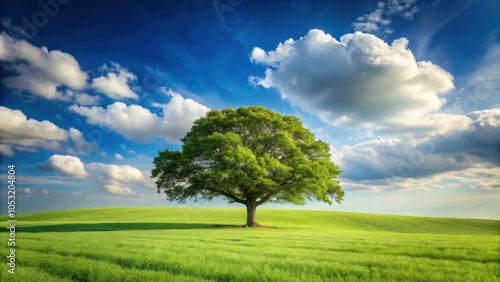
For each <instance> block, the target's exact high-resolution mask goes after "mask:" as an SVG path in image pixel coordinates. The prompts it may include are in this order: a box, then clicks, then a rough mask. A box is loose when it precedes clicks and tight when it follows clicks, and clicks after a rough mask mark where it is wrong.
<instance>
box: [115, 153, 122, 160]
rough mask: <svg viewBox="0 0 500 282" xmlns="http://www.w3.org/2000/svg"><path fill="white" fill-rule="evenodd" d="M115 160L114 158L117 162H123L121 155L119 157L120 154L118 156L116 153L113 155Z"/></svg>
mask: <svg viewBox="0 0 500 282" xmlns="http://www.w3.org/2000/svg"><path fill="white" fill-rule="evenodd" d="M115 158H116V159H117V160H120V161H122V160H123V156H122V155H120V154H118V153H116V154H115Z"/></svg>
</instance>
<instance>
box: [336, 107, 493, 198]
mask: <svg viewBox="0 0 500 282" xmlns="http://www.w3.org/2000/svg"><path fill="white" fill-rule="evenodd" d="M462 118H464V119H467V120H468V122H467V123H466V124H467V126H466V127H462V128H460V127H456V128H454V129H451V128H448V129H447V130H445V131H443V132H442V133H439V134H436V135H434V136H430V137H428V138H426V139H413V138H412V137H410V136H402V137H401V138H397V137H391V136H379V137H377V138H374V139H372V140H368V141H365V142H361V143H359V144H356V145H354V146H348V145H345V146H342V147H341V148H338V149H337V150H333V151H332V152H333V153H332V160H333V161H334V162H335V163H336V164H337V165H339V167H340V168H341V169H342V170H343V173H342V175H341V176H342V177H343V182H345V183H346V184H347V185H348V186H347V187H349V189H357V190H377V191H379V190H388V189H389V190H398V189H405V190H411V189H424V188H432V187H433V186H434V187H438V186H436V184H437V183H439V182H443V181H444V182H446V181H447V182H450V181H453V180H456V182H460V183H466V184H467V185H468V186H469V187H471V188H479V189H486V190H491V189H495V188H498V186H499V183H498V180H497V177H496V176H495V173H496V171H497V170H498V167H499V164H500V148H499V147H498V146H499V144H500V109H492V110H483V111H474V112H471V113H469V114H467V115H466V116H462ZM445 119H446V115H444V116H443V123H444V124H446V120H445ZM465 175H467V179H468V180H467V181H465V179H462V178H460V177H462V176H465Z"/></svg>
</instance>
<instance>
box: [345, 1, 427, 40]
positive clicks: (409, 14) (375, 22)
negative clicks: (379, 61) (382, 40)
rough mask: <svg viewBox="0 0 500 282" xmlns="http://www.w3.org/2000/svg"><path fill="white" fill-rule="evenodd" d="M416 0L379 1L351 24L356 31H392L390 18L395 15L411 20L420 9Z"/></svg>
mask: <svg viewBox="0 0 500 282" xmlns="http://www.w3.org/2000/svg"><path fill="white" fill-rule="evenodd" d="M416 2H417V1H416V0H389V1H385V2H383V1H380V2H378V3H377V6H376V8H375V9H372V10H371V11H370V12H369V13H367V14H364V15H363V16H361V17H358V18H357V19H356V21H355V22H354V23H353V24H352V25H353V26H354V29H355V30H357V31H363V32H375V31H382V32H385V33H388V34H390V33H393V32H394V30H393V29H392V28H391V27H390V26H389V25H390V23H391V22H392V20H391V18H392V17H394V16H396V17H400V18H403V19H406V20H412V19H413V17H414V16H415V15H416V14H417V13H418V12H419V10H420V9H419V8H418V7H417V3H416Z"/></svg>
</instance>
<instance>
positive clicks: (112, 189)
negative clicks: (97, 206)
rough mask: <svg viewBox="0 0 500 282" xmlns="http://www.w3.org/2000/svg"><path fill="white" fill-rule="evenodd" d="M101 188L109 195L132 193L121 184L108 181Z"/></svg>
mask: <svg viewBox="0 0 500 282" xmlns="http://www.w3.org/2000/svg"><path fill="white" fill-rule="evenodd" d="M103 188H104V190H106V192H108V193H111V194H118V195H130V194H133V193H134V191H132V189H130V188H128V187H127V186H123V184H121V183H119V182H118V181H110V182H109V183H108V184H105V185H104V186H103Z"/></svg>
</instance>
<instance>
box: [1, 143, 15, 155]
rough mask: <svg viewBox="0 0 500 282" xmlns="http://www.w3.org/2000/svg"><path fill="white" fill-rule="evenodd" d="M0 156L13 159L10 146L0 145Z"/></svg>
mask: <svg viewBox="0 0 500 282" xmlns="http://www.w3.org/2000/svg"><path fill="white" fill-rule="evenodd" d="M0 154H2V155H4V156H8V157H13V156H14V151H13V150H12V146H10V145H6V144H0Z"/></svg>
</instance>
